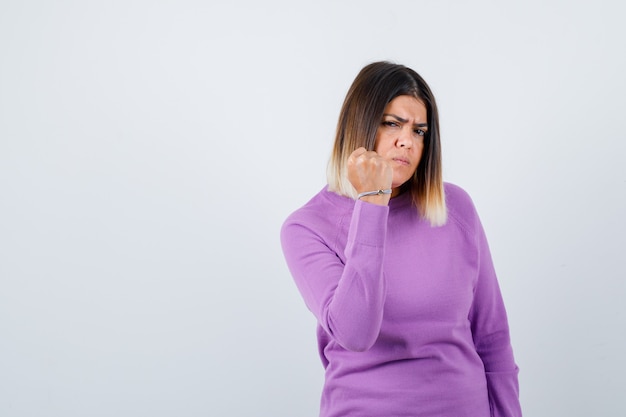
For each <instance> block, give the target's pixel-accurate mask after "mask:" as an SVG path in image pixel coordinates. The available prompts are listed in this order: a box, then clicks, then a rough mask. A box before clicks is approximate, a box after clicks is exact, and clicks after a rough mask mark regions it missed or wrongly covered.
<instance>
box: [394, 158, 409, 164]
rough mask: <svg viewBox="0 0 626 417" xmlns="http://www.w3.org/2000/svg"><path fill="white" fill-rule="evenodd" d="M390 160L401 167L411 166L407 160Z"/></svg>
mask: <svg viewBox="0 0 626 417" xmlns="http://www.w3.org/2000/svg"><path fill="white" fill-rule="evenodd" d="M391 160H392V161H394V162H397V163H398V164H400V165H403V166H409V165H411V163H410V162H409V160H408V159H405V158H392V159H391Z"/></svg>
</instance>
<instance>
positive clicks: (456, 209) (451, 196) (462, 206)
mask: <svg viewBox="0 0 626 417" xmlns="http://www.w3.org/2000/svg"><path fill="white" fill-rule="evenodd" d="M444 190H445V196H446V208H447V210H448V218H449V220H452V221H454V222H456V223H457V224H458V225H459V226H460V227H462V228H463V229H465V230H466V231H467V232H470V233H473V232H474V231H475V229H476V223H477V220H478V213H477V212H476V207H475V206H474V202H473V201H472V198H471V197H470V195H469V194H468V193H467V191H465V190H464V189H463V188H461V187H459V186H458V185H455V184H451V183H445V184H444Z"/></svg>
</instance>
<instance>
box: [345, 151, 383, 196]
mask: <svg viewBox="0 0 626 417" xmlns="http://www.w3.org/2000/svg"><path fill="white" fill-rule="evenodd" d="M348 180H349V181H350V183H351V184H352V186H353V187H354V188H355V189H356V192H357V193H364V192H367V191H376V190H386V189H389V188H391V182H392V180H393V168H392V167H391V165H390V164H389V163H388V162H387V161H386V160H384V159H383V158H382V157H381V156H380V155H379V154H377V153H376V152H374V151H368V150H366V149H365V148H363V147H361V148H358V149H356V150H355V151H354V152H352V154H350V157H349V158H348ZM389 198H390V196H389V194H383V195H373V196H367V197H363V198H362V200H364V201H367V202H370V203H374V204H380V205H387V204H388V203H389Z"/></svg>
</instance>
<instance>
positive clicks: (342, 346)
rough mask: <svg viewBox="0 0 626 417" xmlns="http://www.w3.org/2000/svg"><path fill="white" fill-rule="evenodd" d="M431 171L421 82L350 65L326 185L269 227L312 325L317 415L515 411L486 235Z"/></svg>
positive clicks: (436, 169)
mask: <svg viewBox="0 0 626 417" xmlns="http://www.w3.org/2000/svg"><path fill="white" fill-rule="evenodd" d="M441 171H442V170H441V147H440V142H439V121H438V114H437V106H436V104H435V99H434V97H433V94H432V93H431V91H430V88H429V87H428V85H427V84H426V82H425V81H424V80H423V79H422V78H421V77H420V76H419V75H418V74H417V73H416V72H414V71H413V70H411V69H409V68H407V67H404V66H402V65H395V64H391V63H387V62H376V63H373V64H370V65H368V66H366V67H365V68H363V69H362V70H361V72H360V73H359V74H358V76H357V77H356V79H355V80H354V83H353V84H352V86H351V88H350V90H349V91H348V94H347V96H346V99H345V102H344V104H343V107H342V109H341V114H340V116H339V123H338V127H337V135H336V138H335V145H334V149H333V153H332V156H331V159H330V163H329V168H328V187H326V188H325V189H323V190H322V191H321V192H319V193H318V194H317V195H316V196H314V197H313V199H311V200H310V201H309V202H308V203H307V204H305V205H304V206H303V207H302V208H300V209H299V210H297V211H296V212H294V213H293V214H292V215H291V216H289V218H288V219H287V220H286V222H285V224H284V225H283V228H282V231H281V240H282V245H283V251H284V254H285V258H286V260H287V264H288V266H289V269H290V271H291V274H292V275H293V277H294V279H295V281H296V284H297V286H298V289H299V290H300V292H301V294H302V296H303V298H304V301H305V303H306V305H307V307H308V308H309V309H310V310H311V311H312V312H313V314H314V315H315V317H316V318H317V322H318V329H317V337H318V346H319V353H320V357H321V360H322V363H323V365H324V368H325V370H326V372H325V384H324V389H323V393H322V399H321V411H320V416H322V417H338V416H341V417H346V416H368V417H383V416H384V417H390V416H394V417H397V416H412V417H413V416H420V417H426V416H445V417H461V416H468V417H481V416H485V417H487V416H496V417H505V416H506V417H510V416H521V409H520V405H519V399H518V398H519V396H518V381H517V373H518V368H517V366H516V365H515V362H514V359H513V352H512V349H511V344H510V340H509V330H508V324H507V319H506V312H505V309H504V304H503V302H502V296H501V294H500V290H499V287H498V283H497V279H496V275H495V272H494V268H493V264H492V261H491V258H490V254H489V249H488V246H487V241H486V239H485V234H484V232H483V229H482V226H481V224H480V221H479V219H478V216H477V214H476V211H475V209H474V206H473V204H472V201H471V200H470V198H469V196H468V195H467V194H466V193H465V192H464V191H463V190H462V189H460V188H459V187H457V186H454V185H451V184H445V185H444V183H443V181H442V174H441Z"/></svg>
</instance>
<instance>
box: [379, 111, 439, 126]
mask: <svg viewBox="0 0 626 417" xmlns="http://www.w3.org/2000/svg"><path fill="white" fill-rule="evenodd" d="M383 116H391V117H393V118H394V119H396V120H397V121H399V122H400V123H407V122H408V120H407V119H404V118H402V117H400V116H398V115H396V114H391V113H384V114H383ZM413 126H416V127H425V128H428V123H415V124H414V125H413Z"/></svg>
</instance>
